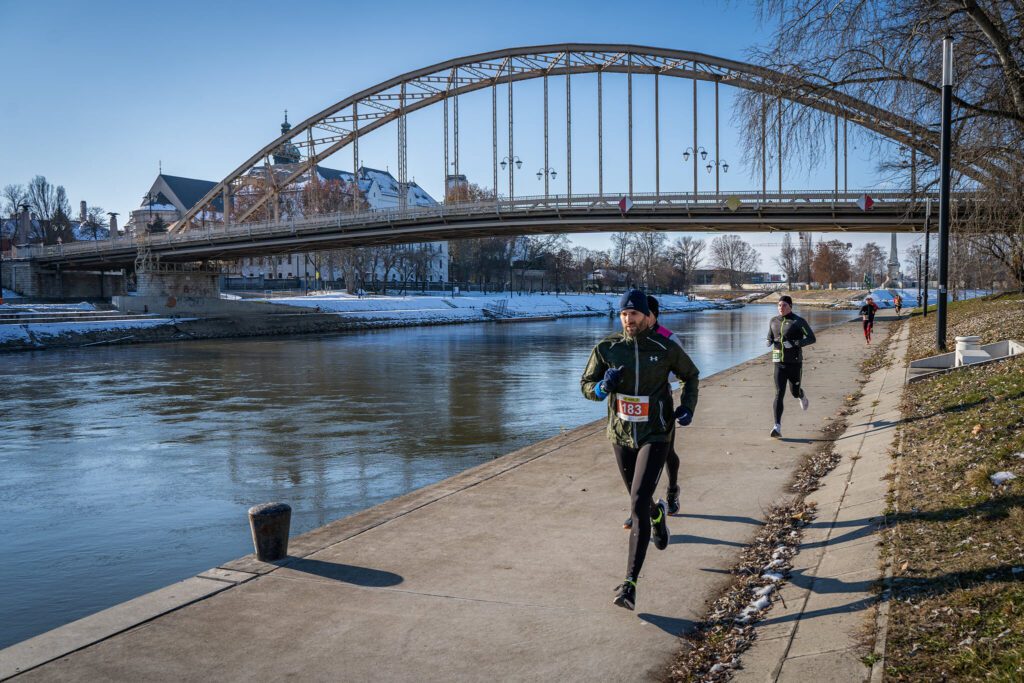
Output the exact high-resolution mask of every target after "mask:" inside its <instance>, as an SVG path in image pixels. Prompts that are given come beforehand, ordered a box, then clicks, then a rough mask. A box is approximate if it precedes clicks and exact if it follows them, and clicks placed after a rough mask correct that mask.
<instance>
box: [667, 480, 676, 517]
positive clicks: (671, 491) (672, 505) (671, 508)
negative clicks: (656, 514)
mask: <svg viewBox="0 0 1024 683" xmlns="http://www.w3.org/2000/svg"><path fill="white" fill-rule="evenodd" d="M666 498H668V501H667V503H668V508H667V509H668V514H670V515H674V514H676V513H677V512H679V487H678V486H669V487H668V492H667V494H666Z"/></svg>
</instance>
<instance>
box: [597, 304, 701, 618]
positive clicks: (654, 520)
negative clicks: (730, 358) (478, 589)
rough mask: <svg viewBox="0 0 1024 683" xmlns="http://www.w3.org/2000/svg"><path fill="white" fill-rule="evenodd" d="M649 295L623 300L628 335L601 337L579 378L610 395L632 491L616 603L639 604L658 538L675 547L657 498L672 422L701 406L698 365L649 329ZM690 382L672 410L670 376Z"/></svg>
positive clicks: (686, 420) (619, 453)
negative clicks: (639, 587) (639, 585)
mask: <svg viewBox="0 0 1024 683" xmlns="http://www.w3.org/2000/svg"><path fill="white" fill-rule="evenodd" d="M649 315H650V308H649V307H648V305H647V296H646V295H645V294H644V293H643V292H641V291H639V290H631V291H629V292H627V293H626V294H624V295H623V296H622V299H621V301H620V302H619V321H620V322H621V323H622V333H621V334H613V335H611V336H609V337H606V338H605V339H603V340H601V342H600V343H598V345H597V346H595V347H594V350H593V351H592V352H591V354H590V360H589V361H588V362H587V368H586V370H584V372H583V377H582V378H581V379H580V388H581V389H582V391H583V395H584V396H586V397H587V398H588V399H590V400H592V401H602V400H604V399H605V398H607V399H608V429H607V435H608V438H609V439H610V440H611V442H612V448H613V450H614V451H615V459H616V461H617V462H618V465H619V473H620V474H621V475H622V480H623V482H624V483H625V484H626V488H627V489H629V493H630V498H631V513H632V522H633V524H632V530H631V532H630V535H629V553H628V557H627V562H626V580H625V581H624V582H623V583H622V584H620V585H619V586H617V587H616V591H618V594H617V595H616V597H615V601H614V602H615V604H616V605H619V606H621V607H625V608H626V609H633V608H634V607H635V605H636V581H637V578H638V577H639V576H640V569H641V567H642V566H643V562H644V558H645V556H646V554H647V544H648V542H649V541H650V540H651V535H652V526H653V535H654V544H655V547H656V548H658V549H659V550H661V549H664V548H665V547H666V546H667V545H668V540H669V532H668V524H667V522H666V514H667V513H666V510H665V503H664V502H663V501H658V503H657V504H655V503H654V502H653V501H652V496H653V495H654V490H655V488H656V487H657V484H658V478H659V476H660V475H661V470H662V468H663V467H664V465H665V458H666V456H667V454H668V449H669V442H670V440H671V438H672V436H673V432H672V429H673V425H672V422H673V420H675V421H676V423H677V424H679V425H680V426H682V427H685V426H687V425H689V424H690V423H691V421H692V420H693V412H694V410H695V409H696V407H697V385H698V376H699V371H698V370H697V367H696V366H695V365H694V364H693V361H691V360H690V357H689V356H687V355H686V352H684V351H683V349H682V348H681V347H680V346H679V345H677V344H674V343H672V342H670V341H668V340H667V339H665V338H663V337H661V336H660V335H657V334H656V333H655V332H654V330H653V329H652V328H651V327H650V319H649V318H648V316H649ZM670 373H674V374H675V375H676V377H678V378H679V379H680V380H681V381H682V382H683V392H682V397H681V400H680V405H679V407H678V408H676V409H675V410H673V409H672V393H671V388H670V385H669V374H670Z"/></svg>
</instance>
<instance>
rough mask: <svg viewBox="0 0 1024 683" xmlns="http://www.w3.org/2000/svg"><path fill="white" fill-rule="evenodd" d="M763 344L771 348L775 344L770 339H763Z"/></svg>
mask: <svg viewBox="0 0 1024 683" xmlns="http://www.w3.org/2000/svg"><path fill="white" fill-rule="evenodd" d="M764 343H765V344H766V345H767V346H773V345H774V344H775V342H773V341H772V340H771V339H765V340H764Z"/></svg>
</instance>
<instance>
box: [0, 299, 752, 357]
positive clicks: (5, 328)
mask: <svg viewBox="0 0 1024 683" xmlns="http://www.w3.org/2000/svg"><path fill="white" fill-rule="evenodd" d="M618 300H619V295H618V294H561V295H555V294H524V295H518V294H511V295H510V294H508V293H507V292H506V293H495V294H490V295H481V294H477V293H473V294H462V295H458V296H364V297H358V296H354V295H347V294H337V293H332V294H320V295H310V296H297V297H276V298H273V299H266V300H253V299H247V300H246V302H245V303H247V304H251V302H253V301H263V302H267V303H272V304H273V311H274V312H268V313H249V312H245V313H242V312H240V313H239V314H237V315H232V314H224V315H215V316H209V317H202V318H197V317H180V318H179V317H167V316H163V317H160V318H149V317H147V318H146V319H145V320H113V321H109V322H107V323H106V324H105V325H104V324H102V323H95V322H89V323H84V322H83V323H76V322H65V323H24V324H8V325H0V352H3V351H40V350H44V349H51V348H77V347H85V346H94V345H101V344H140V343H153V342H170V341H187V340H194V339H223V338H232V337H261V336H285V335H301V334H327V333H335V332H347V331H352V330H368V329H386V328H391V327H413V326H423V325H457V324H466V323H481V322H490V321H494V320H506V321H516V320H523V319H529V318H537V317H544V318H573V317H585V316H613V315H615V313H616V311H617V305H618ZM659 301H660V302H661V305H662V311H663V312H665V313H674V312H683V311H702V310H713V309H719V308H723V307H729V306H735V304H728V303H721V302H715V301H711V300H698V301H690V300H689V299H688V298H687V297H685V296H674V295H665V296H661V297H659ZM224 303H225V304H229V301H225V302H224ZM71 306H74V307H76V310H82V309H81V306H83V304H78V305H74V304H72V305H71ZM84 306H91V305H90V304H84ZM34 308H38V307H34V306H31V305H23V306H7V305H4V306H0V312H3V311H4V310H23V309H34ZM47 308H48V310H51V311H52V310H56V309H59V308H60V307H59V306H49V307H47ZM239 309H240V310H241V309H242V304H240V305H239ZM289 309H291V311H292V312H289ZM126 317H128V316H126Z"/></svg>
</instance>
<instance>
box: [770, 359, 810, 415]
mask: <svg viewBox="0 0 1024 683" xmlns="http://www.w3.org/2000/svg"><path fill="white" fill-rule="evenodd" d="M803 367H804V366H803V363H775V424H782V399H783V398H784V397H785V396H786V384H787V383H788V384H789V390H790V391H791V392H792V394H793V398H800V397H801V396H803V395H804V390H803V389H801V388H800V375H801V373H802V370H803Z"/></svg>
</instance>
